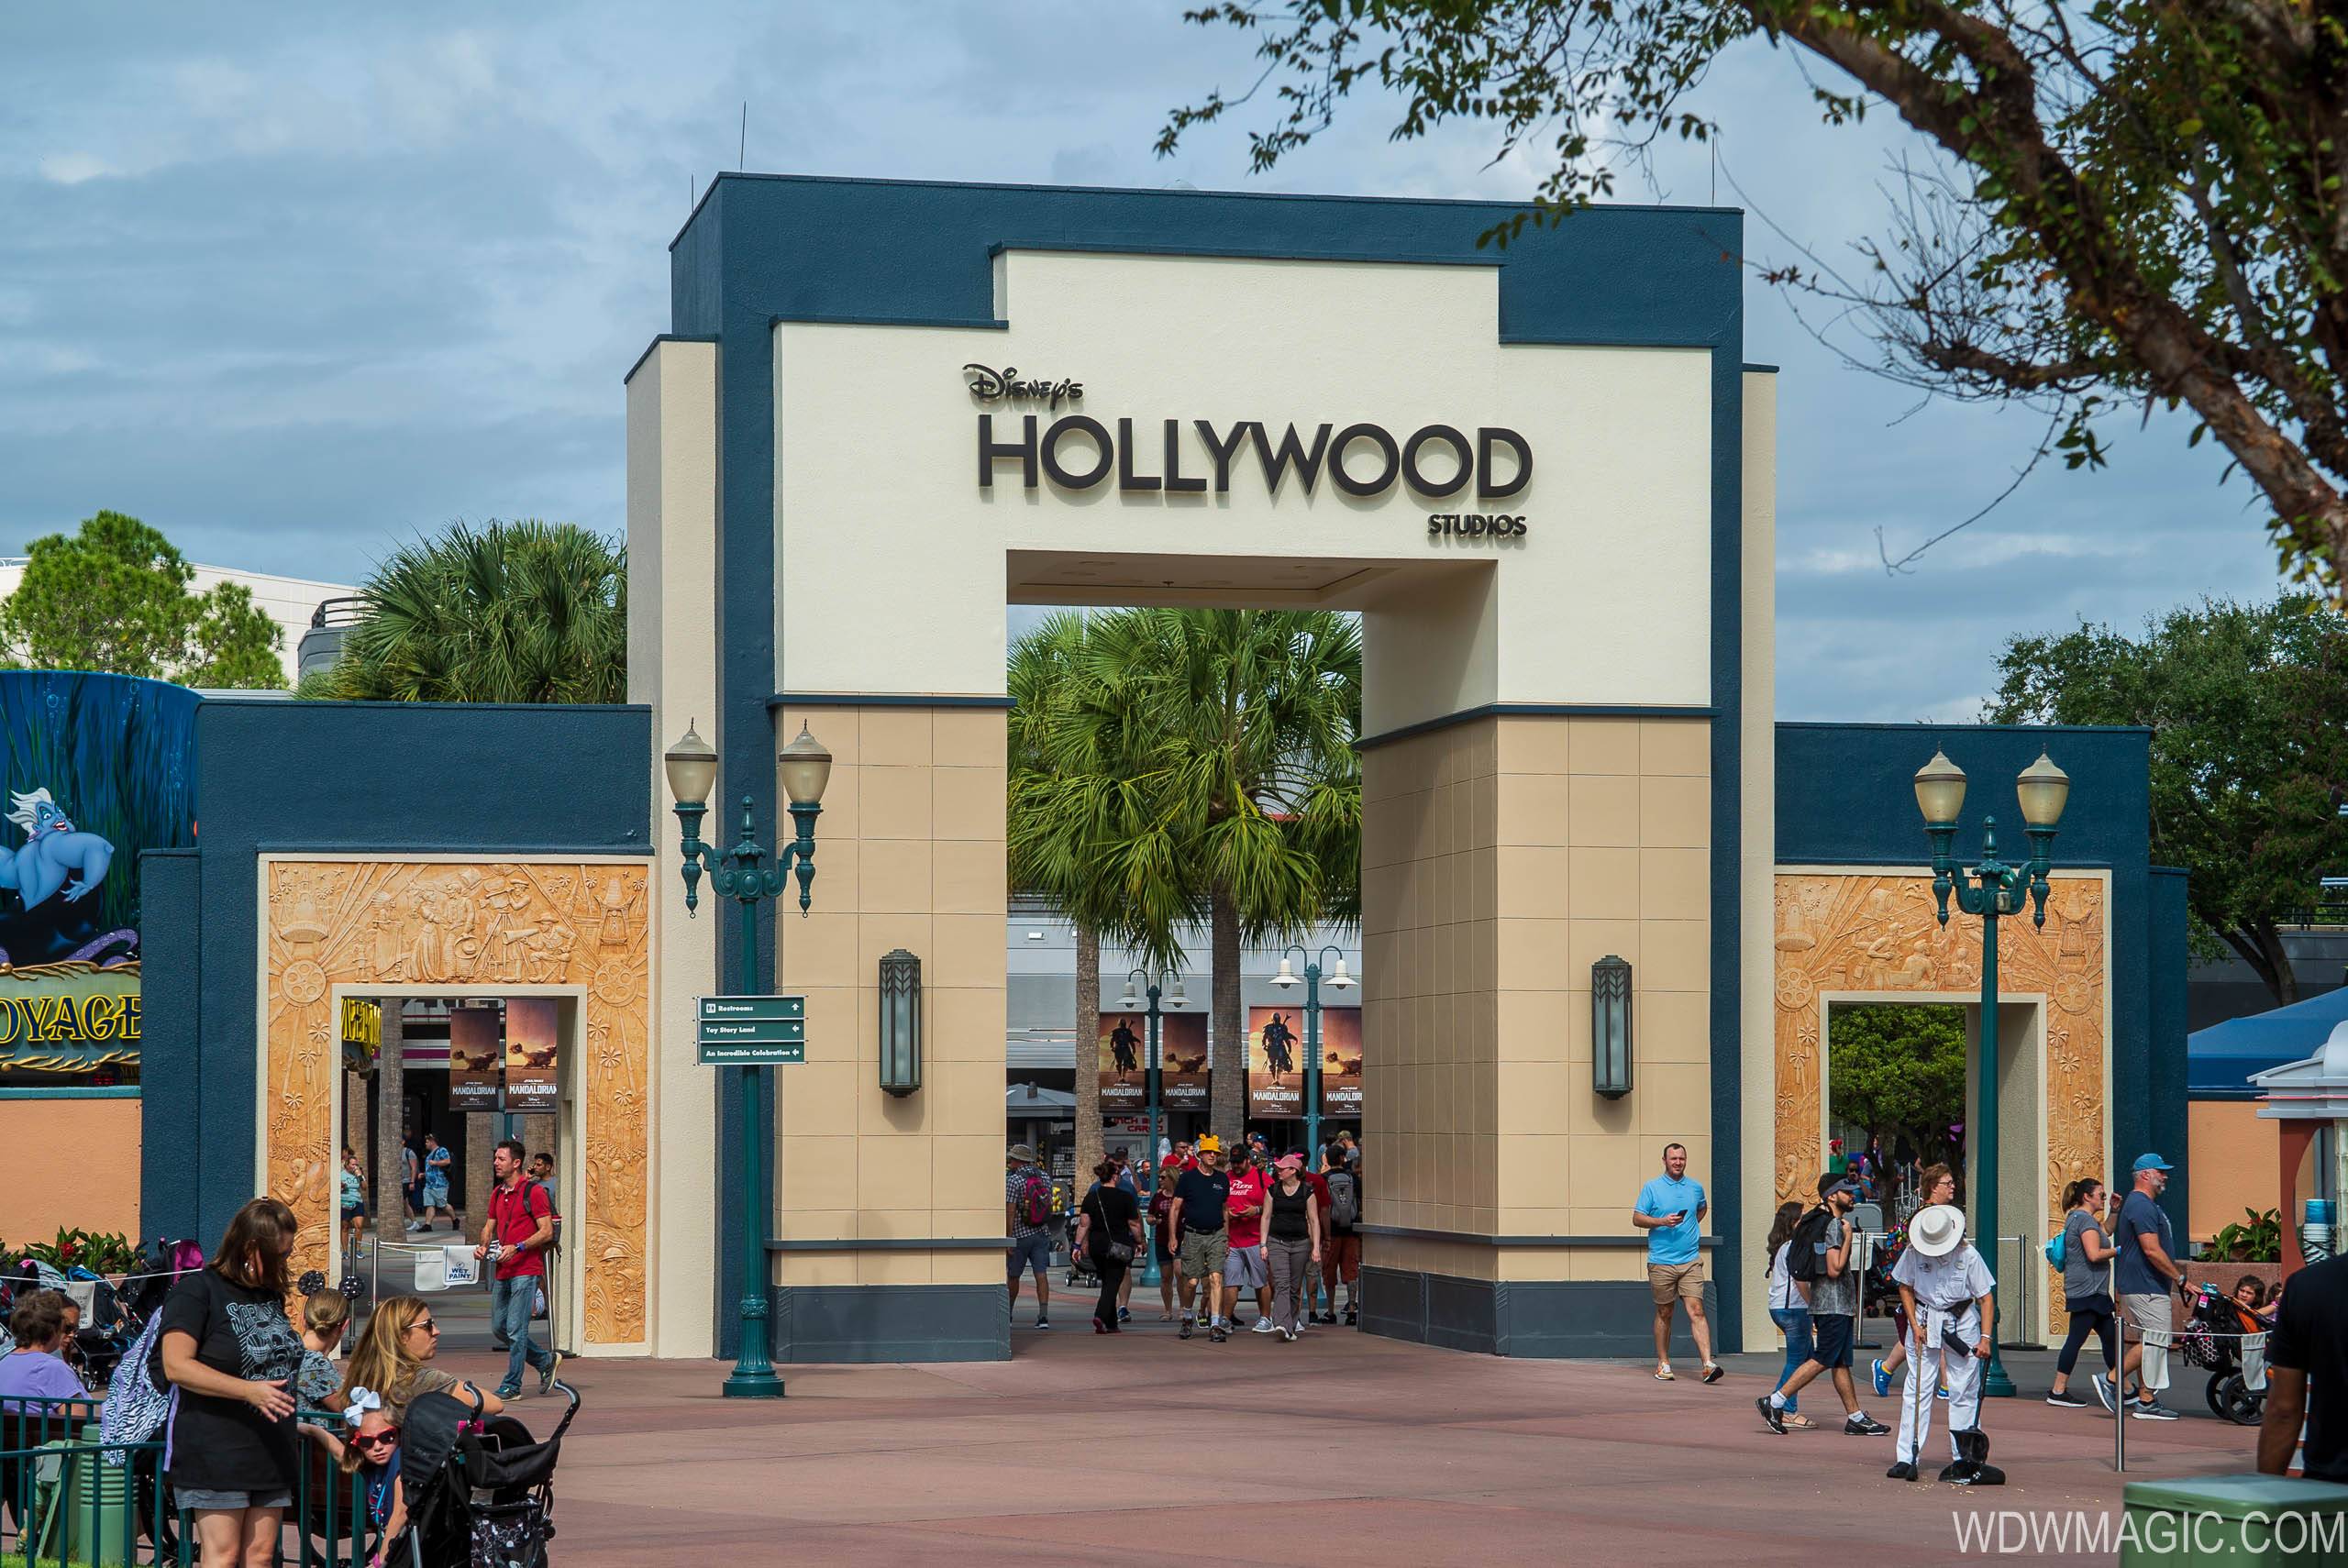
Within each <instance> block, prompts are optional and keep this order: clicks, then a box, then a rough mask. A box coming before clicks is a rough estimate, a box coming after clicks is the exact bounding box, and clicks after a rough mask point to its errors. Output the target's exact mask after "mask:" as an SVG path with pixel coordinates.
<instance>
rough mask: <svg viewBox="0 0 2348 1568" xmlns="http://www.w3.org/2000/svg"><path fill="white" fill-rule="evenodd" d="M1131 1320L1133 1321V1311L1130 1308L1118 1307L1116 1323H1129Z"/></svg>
mask: <svg viewBox="0 0 2348 1568" xmlns="http://www.w3.org/2000/svg"><path fill="white" fill-rule="evenodd" d="M1133 1320H1134V1309H1132V1308H1130V1307H1120V1308H1118V1309H1117V1321H1118V1322H1120V1323H1130V1322H1132V1321H1133Z"/></svg>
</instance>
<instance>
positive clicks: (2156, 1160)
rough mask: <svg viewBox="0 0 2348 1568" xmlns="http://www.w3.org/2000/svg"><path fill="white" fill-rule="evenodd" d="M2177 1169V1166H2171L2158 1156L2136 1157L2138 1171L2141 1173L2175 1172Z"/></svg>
mask: <svg viewBox="0 0 2348 1568" xmlns="http://www.w3.org/2000/svg"><path fill="white" fill-rule="evenodd" d="M2136 1169H2138V1170H2140V1171H2169V1170H2175V1169H2176V1166H2175V1165H2170V1164H2169V1163H2168V1162H2167V1161H2166V1160H2164V1159H2162V1158H2161V1157H2160V1156H2159V1155H2158V1154H2139V1155H2137V1156H2136Z"/></svg>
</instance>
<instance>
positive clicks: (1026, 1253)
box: [1011, 1231, 1052, 1279]
mask: <svg viewBox="0 0 2348 1568" xmlns="http://www.w3.org/2000/svg"><path fill="white" fill-rule="evenodd" d="M1030 1265H1033V1266H1034V1268H1035V1270H1036V1278H1037V1279H1041V1278H1043V1277H1044V1276H1045V1275H1047V1274H1049V1273H1051V1272H1052V1233H1051V1232H1050V1231H1028V1232H1027V1233H1026V1234H1025V1235H1024V1236H1013V1237H1012V1238H1011V1277H1012V1278H1013V1279H1017V1278H1018V1277H1019V1275H1020V1271H1021V1270H1023V1269H1024V1268H1027V1267H1029V1266H1030Z"/></svg>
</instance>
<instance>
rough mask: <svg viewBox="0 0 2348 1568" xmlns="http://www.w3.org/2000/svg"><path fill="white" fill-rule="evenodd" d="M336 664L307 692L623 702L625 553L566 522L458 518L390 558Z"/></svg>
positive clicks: (401, 698)
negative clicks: (474, 522)
mask: <svg viewBox="0 0 2348 1568" xmlns="http://www.w3.org/2000/svg"><path fill="white" fill-rule="evenodd" d="M360 597H361V599H362V600H363V601H364V602H365V606H364V608H363V610H362V611H361V612H360V620H359V622H358V624H355V625H353V626H352V627H351V628H350V629H349V631H348V632H347V633H345V634H344V635H343V643H342V651H341V654H340V656H339V657H338V658H337V659H336V661H335V663H334V666H333V668H330V669H328V670H327V671H326V672H325V673H324V674H322V675H319V676H314V677H312V678H311V679H307V680H305V681H304V682H303V684H302V690H301V694H302V695H303V696H305V697H314V698H329V699H337V700H343V701H393V702H620V701H626V696H627V552H626V549H625V548H624V547H621V546H618V545H615V544H613V543H612V542H611V541H610V540H608V539H605V538H604V537H603V536H600V535H597V534H594V533H591V532H589V531H588V530H587V529H584V528H581V527H579V526H577V525H573V524H569V523H541V522H538V521H536V520H535V519H526V520H523V521H519V522H513V523H500V522H496V521H492V522H490V523H489V524H487V525H485V526H482V527H480V528H474V527H471V526H468V525H465V524H462V523H460V524H458V525H455V526H454V527H452V528H450V529H449V531H448V533H446V534H444V535H442V536H440V537H439V538H437V539H430V540H424V541H420V542H418V543H416V544H414V545H409V546H406V547H404V548H402V549H400V550H398V551H396V552H394V553H393V555H392V557H391V558H389V559H388V560H386V561H384V562H383V563H382V566H380V567H379V568H377V569H376V571H375V575H374V576H373V577H372V578H371V579H370V580H369V581H368V583H367V586H366V587H365V588H364V589H363V590H361V591H360Z"/></svg>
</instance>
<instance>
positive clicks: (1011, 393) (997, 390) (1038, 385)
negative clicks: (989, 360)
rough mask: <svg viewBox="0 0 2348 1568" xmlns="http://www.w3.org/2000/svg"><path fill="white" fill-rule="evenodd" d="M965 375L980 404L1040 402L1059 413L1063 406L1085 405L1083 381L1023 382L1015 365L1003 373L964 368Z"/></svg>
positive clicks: (1033, 378) (1033, 380)
mask: <svg viewBox="0 0 2348 1568" xmlns="http://www.w3.org/2000/svg"><path fill="white" fill-rule="evenodd" d="M962 375H963V378H964V379H965V380H967V381H969V383H970V395H971V396H972V397H974V398H976V399H978V400H979V401H980V403H1027V402H1040V403H1043V404H1044V405H1045V406H1046V407H1047V408H1050V409H1058V407H1059V405H1060V404H1061V403H1062V402H1068V403H1082V402H1083V401H1084V383H1083V382H1082V381H1068V380H1065V379H1063V380H1061V381H1049V380H1045V379H1039V378H1036V377H1033V376H1030V377H1027V378H1025V379H1024V380H1023V379H1021V377H1020V374H1019V369H1018V367H1017V366H1015V365H1005V366H1004V367H1003V368H1002V370H991V369H989V368H988V367H987V366H985V365H965V366H963V367H962Z"/></svg>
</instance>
